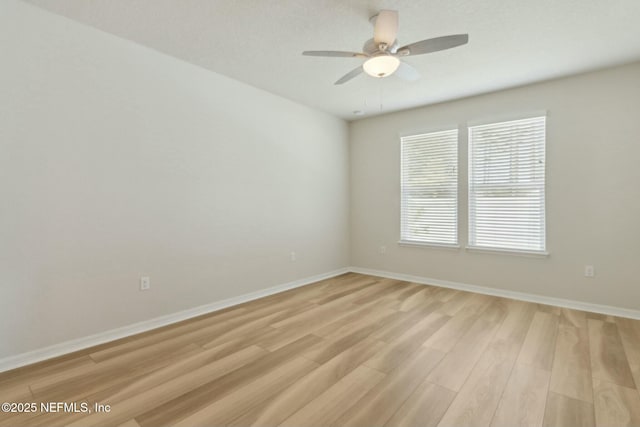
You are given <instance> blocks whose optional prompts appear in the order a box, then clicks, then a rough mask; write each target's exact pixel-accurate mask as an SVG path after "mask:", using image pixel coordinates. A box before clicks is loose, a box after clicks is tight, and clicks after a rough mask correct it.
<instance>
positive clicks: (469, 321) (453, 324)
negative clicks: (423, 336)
mask: <svg viewBox="0 0 640 427" xmlns="http://www.w3.org/2000/svg"><path fill="white" fill-rule="evenodd" d="M492 301H493V299H492V298H491V297H489V296H486V295H477V296H476V295H474V297H473V298H472V301H467V305H465V307H463V308H462V309H461V310H460V311H459V312H458V313H457V314H456V315H455V316H454V317H453V318H452V319H451V320H450V321H449V322H447V324H446V325H444V326H443V327H442V328H441V329H440V330H439V331H438V332H436V333H435V334H433V336H432V337H431V338H429V340H428V341H427V342H425V343H424V345H425V347H430V348H433V349H435V350H440V351H443V352H445V353H446V352H449V351H451V349H452V348H453V347H454V346H455V345H456V343H457V342H458V340H459V339H460V338H462V336H463V335H464V334H465V333H466V332H467V331H468V330H469V328H471V326H472V325H473V324H474V323H475V322H476V321H477V320H478V318H479V317H480V314H481V313H482V312H483V311H484V310H485V309H486V308H487V307H488V306H489V305H490V304H491V302H492Z"/></svg>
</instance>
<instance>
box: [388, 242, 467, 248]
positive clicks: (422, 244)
mask: <svg viewBox="0 0 640 427" xmlns="http://www.w3.org/2000/svg"><path fill="white" fill-rule="evenodd" d="M398 245H400V246H415V247H422V248H434V249H453V250H457V249H460V245H455V244H447V243H428V242H414V241H411V240H400V241H398Z"/></svg>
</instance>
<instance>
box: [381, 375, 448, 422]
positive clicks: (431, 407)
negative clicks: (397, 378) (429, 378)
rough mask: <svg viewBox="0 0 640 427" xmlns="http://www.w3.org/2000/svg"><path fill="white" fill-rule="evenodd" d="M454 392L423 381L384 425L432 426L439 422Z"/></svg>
mask: <svg viewBox="0 0 640 427" xmlns="http://www.w3.org/2000/svg"><path fill="white" fill-rule="evenodd" d="M455 396H456V393H455V392H453V391H451V390H448V389H446V388H444V387H440V386H438V385H435V384H431V383H429V382H426V381H425V382H423V383H422V384H421V385H420V386H419V387H418V388H417V389H416V390H415V391H414V392H413V393H412V394H411V396H409V398H408V399H407V400H406V401H405V402H404V403H403V404H402V406H401V407H400V408H399V409H398V410H397V411H396V413H395V414H394V415H393V416H392V417H391V418H390V419H389V420H388V421H387V423H386V424H385V427H416V426H420V427H434V426H437V425H438V423H439V422H440V419H441V418H442V416H443V415H444V413H445V411H446V410H447V408H449V405H451V402H452V401H453V399H454V398H455Z"/></svg>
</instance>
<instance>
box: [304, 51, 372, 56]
mask: <svg viewBox="0 0 640 427" xmlns="http://www.w3.org/2000/svg"><path fill="white" fill-rule="evenodd" d="M302 54H303V55H306V56H328V57H330V58H366V57H367V55H366V54H364V53H359V52H338V51H335V50H305V51H304V52H302Z"/></svg>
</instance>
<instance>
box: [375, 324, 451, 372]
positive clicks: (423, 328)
mask: <svg viewBox="0 0 640 427" xmlns="http://www.w3.org/2000/svg"><path fill="white" fill-rule="evenodd" d="M449 319H450V318H449V316H445V315H443V314H440V313H431V314H429V315H428V316H427V317H425V318H424V319H422V320H421V321H419V322H418V323H416V324H415V325H414V326H413V327H411V328H410V329H408V330H407V331H406V332H405V333H403V334H402V335H400V336H399V337H397V338H396V339H395V340H393V341H391V342H390V343H389V344H387V345H385V346H384V348H383V349H382V350H381V351H379V352H378V354H376V355H375V356H373V357H372V358H371V359H369V360H367V361H366V362H365V363H364V364H365V366H368V367H370V368H373V369H376V370H378V371H380V372H391V371H392V370H394V369H395V368H397V367H398V366H400V365H402V364H404V363H406V362H407V360H410V359H411V358H412V356H413V354H414V353H415V352H416V351H417V350H418V349H419V348H420V347H421V346H422V344H423V343H424V342H425V341H426V340H427V339H428V338H429V337H430V336H432V335H433V334H434V333H435V332H436V331H437V330H438V329H440V328H441V327H442V326H443V325H444V324H445V323H447V321H449ZM438 353H439V354H441V355H443V356H444V353H442V352H438Z"/></svg>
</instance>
